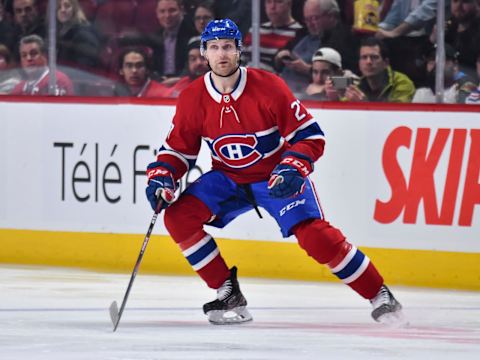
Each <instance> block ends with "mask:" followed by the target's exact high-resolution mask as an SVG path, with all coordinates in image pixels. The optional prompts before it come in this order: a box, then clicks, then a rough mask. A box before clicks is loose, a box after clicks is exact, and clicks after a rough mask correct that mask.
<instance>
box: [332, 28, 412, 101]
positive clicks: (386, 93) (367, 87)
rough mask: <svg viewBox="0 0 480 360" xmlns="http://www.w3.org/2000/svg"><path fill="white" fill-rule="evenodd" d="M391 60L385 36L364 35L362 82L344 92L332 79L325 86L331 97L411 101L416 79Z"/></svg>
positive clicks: (361, 61)
mask: <svg viewBox="0 0 480 360" xmlns="http://www.w3.org/2000/svg"><path fill="white" fill-rule="evenodd" d="M389 64H390V60H389V55H388V50H387V48H386V46H385V44H384V43H383V42H382V41H381V40H379V39H377V38H375V37H369V38H365V39H363V40H362V42H361V44H360V51H359V60H358V65H359V69H360V73H361V75H362V77H361V78H360V83H359V84H358V85H356V84H352V85H349V86H348V87H347V88H346V90H345V93H344V94H340V93H339V92H338V91H337V90H335V88H334V87H333V83H332V81H331V80H327V82H326V84H325V86H326V87H325V89H326V92H327V96H328V98H329V100H338V99H341V100H343V101H380V102H410V101H411V100H412V97H413V94H414V93H415V86H414V85H413V82H412V81H411V80H410V79H409V78H408V76H406V75H405V74H402V73H400V72H398V71H394V70H392V68H391V67H390V65H389Z"/></svg>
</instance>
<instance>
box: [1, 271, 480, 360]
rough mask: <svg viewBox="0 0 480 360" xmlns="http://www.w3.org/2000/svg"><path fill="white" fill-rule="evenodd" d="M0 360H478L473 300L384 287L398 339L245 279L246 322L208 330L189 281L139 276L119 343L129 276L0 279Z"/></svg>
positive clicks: (332, 292) (341, 302) (349, 304)
mask: <svg viewBox="0 0 480 360" xmlns="http://www.w3.org/2000/svg"><path fill="white" fill-rule="evenodd" d="M0 274H1V275H2V276H1V277H0V289H1V290H0V299H1V301H0V359H2V360H24V359H25V360H26V359H28V360H60V359H62V360H80V359H81V360H147V359H148V360H154V359H166V360H176V359H182V360H190V359H201V360H203V359H205V360H207V359H208V360H220V359H221V360H254V359H255V360H267V359H268V360H287V359H288V360H292V359H294V360H303V359H356V360H357V359H421V360H425V359H429V360H430V359H431V360H437V359H462V360H463V359H480V293H479V292H461V291H440V290H431V289H418V288H417V289H413V288H404V287H395V286H390V288H391V290H392V292H393V293H394V295H395V297H396V298H397V299H398V300H399V301H400V302H401V303H402V305H403V306H404V313H405V315H406V316H407V317H408V319H409V321H410V325H409V327H407V328H390V327H385V326H382V325H380V324H377V323H375V322H374V321H373V320H372V319H371V317H370V311H371V308H370V304H369V303H368V302H367V301H366V300H364V299H362V298H360V297H359V296H357V295H356V294H355V293H354V292H353V291H351V290H350V289H349V288H348V287H346V286H344V285H342V284H337V283H335V284H332V283H310V282H291V281H289V282H287V281H274V280H264V279H249V278H243V277H242V274H241V269H239V279H240V284H241V287H242V291H243V293H244V294H245V296H246V297H247V299H248V301H249V309H250V312H251V314H252V316H253V317H254V321H253V322H250V323H245V324H242V325H234V326H215V325H211V324H209V323H208V321H207V319H206V317H205V315H204V314H203V313H202V305H203V303H204V302H207V301H210V300H212V299H213V298H214V296H215V292H214V291H213V290H211V289H208V288H206V286H205V285H204V284H203V283H202V282H201V281H200V279H199V278H197V277H193V276H192V277H172V276H168V277H167V276H151V275H145V274H142V273H141V270H140V273H139V274H138V276H137V278H136V280H135V283H134V285H133V288H132V292H131V294H130V298H129V300H128V303H127V307H126V309H125V312H124V314H123V317H122V320H121V322H120V325H119V327H118V329H117V331H116V332H115V333H114V332H112V329H113V326H112V323H111V320H110V316H109V313H108V307H109V305H110V304H111V302H112V301H113V300H117V302H118V303H119V305H120V303H121V301H122V298H123V295H124V292H125V289H126V286H127V284H128V280H129V277H130V274H108V273H95V272H87V271H82V270H77V269H62V268H46V267H45V268H44V267H25V266H1V267H0Z"/></svg>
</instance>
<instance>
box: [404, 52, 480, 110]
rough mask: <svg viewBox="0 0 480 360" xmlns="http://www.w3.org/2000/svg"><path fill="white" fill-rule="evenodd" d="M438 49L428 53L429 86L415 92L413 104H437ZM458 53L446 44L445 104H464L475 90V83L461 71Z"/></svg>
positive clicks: (427, 77)
mask: <svg viewBox="0 0 480 360" xmlns="http://www.w3.org/2000/svg"><path fill="white" fill-rule="evenodd" d="M435 55H436V47H432V48H431V50H430V51H429V52H428V53H427V66H426V73H427V76H426V79H427V86H425V87H421V88H418V89H417V91H415V95H414V96H413V100H412V102H414V103H436V102H437V101H436V93H435V69H436V66H435V65H436V62H435ZM457 59H458V52H457V51H455V49H454V48H452V47H451V46H450V45H448V44H445V67H444V70H443V72H444V91H443V103H445V104H456V103H464V102H465V100H466V98H467V96H468V95H469V94H470V93H471V92H472V91H474V90H475V88H476V86H475V83H474V82H473V81H472V80H471V79H470V78H469V77H468V76H467V75H465V73H463V72H461V71H460V70H459V66H458V60H457Z"/></svg>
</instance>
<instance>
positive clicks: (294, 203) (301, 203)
mask: <svg viewBox="0 0 480 360" xmlns="http://www.w3.org/2000/svg"><path fill="white" fill-rule="evenodd" d="M305 200H306V199H302V200H296V201H294V202H291V203H290V204H288V205H287V206H285V207H283V208H282V209H281V210H280V216H283V215H285V213H286V212H287V211H289V210H292V209H293V208H296V207H297V206H299V205H305Z"/></svg>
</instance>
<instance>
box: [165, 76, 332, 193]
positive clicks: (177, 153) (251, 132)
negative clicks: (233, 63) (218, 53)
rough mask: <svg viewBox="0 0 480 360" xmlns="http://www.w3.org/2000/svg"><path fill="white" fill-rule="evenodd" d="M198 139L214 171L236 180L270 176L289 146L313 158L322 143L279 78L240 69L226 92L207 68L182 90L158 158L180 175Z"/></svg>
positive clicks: (194, 155)
mask: <svg viewBox="0 0 480 360" xmlns="http://www.w3.org/2000/svg"><path fill="white" fill-rule="evenodd" d="M202 140H203V141H205V143H206V144H207V145H208V147H209V148H210V151H211V154H212V167H213V169H216V170H220V171H223V172H224V173H226V174H227V175H228V176H229V177H230V178H231V179H233V180H234V181H235V182H237V183H240V184H242V183H250V182H256V181H262V180H266V179H268V178H269V176H270V173H271V171H272V170H273V168H274V167H275V166H276V165H277V164H278V163H279V162H280V159H281V156H282V154H283V153H284V152H285V151H286V150H287V149H288V151H289V152H294V153H300V154H302V155H304V156H307V157H309V158H310V159H311V160H312V161H315V160H317V159H318V157H320V156H321V155H322V153H323V147H324V134H323V132H322V130H321V129H320V126H319V125H318V123H317V122H316V121H315V119H314V118H313V117H312V115H311V114H310V113H309V112H308V111H307V109H306V108H305V107H303V105H302V104H301V103H300V101H299V100H297V99H296V98H295V97H294V96H293V94H292V93H291V91H290V90H289V89H288V87H287V85H286V84H285V83H284V82H283V80H281V79H280V78H279V77H278V76H276V75H274V74H271V73H269V72H266V71H263V70H258V69H252V68H248V69H247V68H243V67H241V68H240V78H239V80H238V83H237V85H236V87H235V90H234V91H233V92H231V93H229V94H221V93H220V92H218V91H217V90H216V88H215V87H214V85H213V82H212V80H211V76H210V72H208V73H207V74H205V75H204V76H203V77H202V78H199V79H197V80H195V81H194V82H193V83H192V84H191V85H190V86H189V87H187V88H186V89H185V90H183V92H182V93H181V95H180V97H179V98H178V102H177V108H176V113H175V116H174V118H173V123H172V127H171V129H170V132H169V134H168V136H167V139H166V141H165V143H164V145H163V146H162V147H161V148H160V151H159V153H158V156H157V160H158V161H162V162H167V163H169V164H170V165H171V166H172V167H174V168H175V170H176V171H175V174H174V176H175V178H177V179H178V178H180V177H181V176H182V175H183V174H184V173H185V172H186V171H188V169H189V168H190V167H192V166H193V164H194V163H195V160H196V158H197V154H198V152H199V151H200V146H201V143H202Z"/></svg>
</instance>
